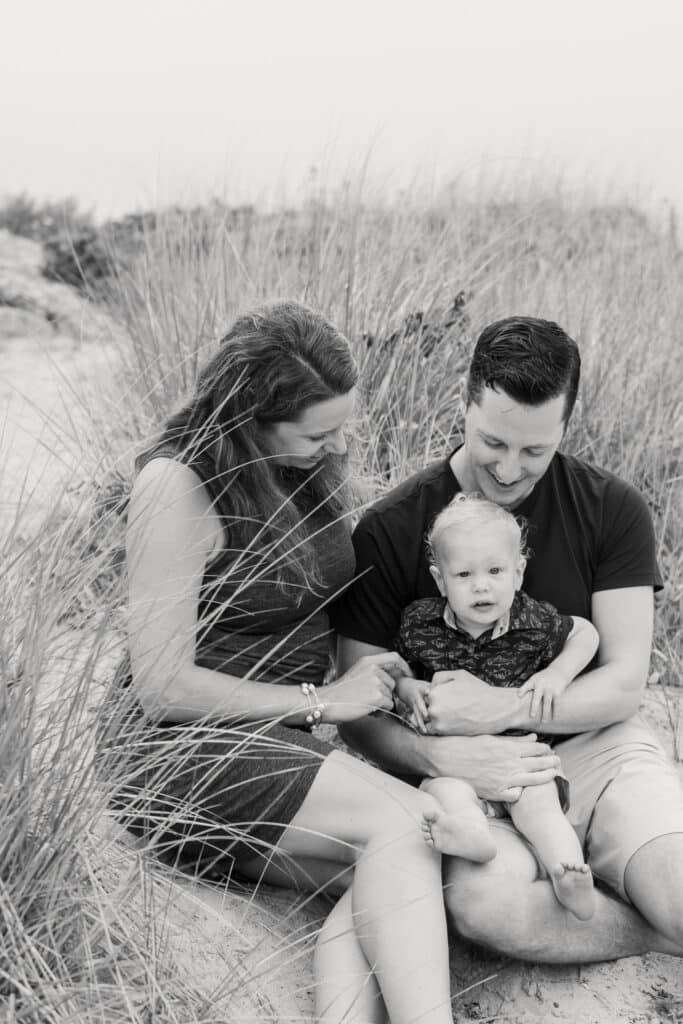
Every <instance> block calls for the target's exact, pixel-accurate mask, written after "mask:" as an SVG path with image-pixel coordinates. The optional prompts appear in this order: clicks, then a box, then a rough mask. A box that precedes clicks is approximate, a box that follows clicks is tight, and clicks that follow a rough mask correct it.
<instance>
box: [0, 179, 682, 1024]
mask: <svg viewBox="0 0 683 1024" xmlns="http://www.w3.org/2000/svg"><path fill="white" fill-rule="evenodd" d="M218 212H220V211H218ZM680 279H681V253H680V251H679V249H678V247H677V244H676V240H675V238H673V237H672V236H671V235H670V234H667V233H662V232H661V231H657V230H655V228H653V227H652V226H651V225H650V224H649V223H648V222H647V220H646V218H645V217H643V216H642V215H641V214H639V213H638V212H637V211H635V210H633V209H631V208H629V207H625V206H615V207H610V206H609V205H605V204H604V203H600V202H597V201H596V202H592V203H591V202H590V201H588V200H586V199H581V200H577V199H570V198H568V197H564V196H563V195H562V194H561V193H556V194H553V195H552V196H547V197H540V198H538V199H536V200H534V201H531V200H529V199H524V200H520V201H518V202H513V201H506V202H505V203H501V202H496V200H495V197H492V198H490V199H488V200H487V199H484V198H482V199H480V200H479V201H478V202H476V203H475V202H471V201H465V200H464V199H460V198H459V197H458V196H457V195H456V194H454V193H449V194H448V195H447V196H443V197H440V198H439V197H437V198H435V199H434V200H433V201H432V202H431V203H429V204H427V203H424V202H421V203H419V204H418V203H416V204H414V205H413V204H411V202H410V200H409V199H406V201H405V202H403V203H402V204H401V205H400V206H399V205H396V206H393V207H383V206H382V205H380V204H376V203H375V204H372V205H365V204H364V203H363V202H362V197H361V196H360V195H357V194H356V195H354V194H353V191H352V190H351V191H348V190H347V191H346V192H345V193H344V195H342V196H337V197H335V196H332V197H327V198H325V197H318V198H317V199H316V200H315V201H311V202H310V203H309V204H308V205H307V206H306V208H305V209H303V210H301V211H297V212H286V211H285V212H280V213H275V214H270V215H258V214H253V215H250V216H247V217H245V218H243V219H242V220H241V221H240V222H238V223H235V222H234V221H228V220H227V219H224V218H223V219H222V218H221V216H219V215H218V213H217V211H216V210H214V211H213V213H212V214H211V213H209V212H207V215H206V216H205V217H201V218H198V217H197V216H196V213H195V214H194V215H193V216H191V217H190V216H187V217H184V216H183V215H182V214H179V213H177V212H176V213H173V214H169V215H168V216H167V217H161V218H159V220H158V222H157V224H156V228H155V230H154V231H151V230H150V231H149V232H148V233H147V234H146V235H145V237H144V246H143V250H142V252H141V254H140V255H139V257H138V259H137V261H136V262H135V264H134V265H130V264H129V263H120V264H119V265H118V267H117V274H116V277H115V279H114V280H113V281H112V287H111V297H110V308H111V310H112V311H113V313H114V315H115V316H116V318H117V319H118V320H119V321H120V322H121V323H122V324H123V325H124V326H125V328H126V330H127V334H128V339H129V340H127V341H122V340H121V338H120V336H119V337H118V338H117V342H116V344H117V345H118V346H119V355H120V358H119V360H118V364H117V365H118V370H117V376H116V379H115V380H114V381H113V382H112V381H110V382H108V383H109V387H108V389H107V391H106V392H105V391H102V392H101V393H100V392H98V393H97V394H89V395H85V396H83V398H82V401H83V405H84V409H86V410H87V415H88V424H89V428H88V431H87V445H84V443H83V442H84V437H83V434H82V432H81V427H79V432H78V434H76V435H75V436H74V437H73V438H71V439H70V443H71V447H72V450H73V453H74V466H77V467H78V474H77V477H76V479H72V480H71V481H70V487H69V489H65V490H64V492H63V493H61V494H58V495H55V500H54V504H53V508H52V510H51V512H50V515H49V516H48V517H47V518H46V520H45V521H44V522H43V523H41V524H40V527H39V529H37V530H35V529H34V528H31V529H30V530H29V528H28V526H26V527H25V528H24V525H25V524H24V523H23V520H22V510H21V508H20V509H19V510H18V512H17V516H16V519H15V522H14V525H13V527H12V529H11V530H10V531H9V533H8V536H7V537H6V538H5V540H4V543H3V548H2V551H1V554H0V557H1V559H2V562H1V568H0V578H1V579H2V586H1V587H0V604H1V607H0V621H2V622H3V624H5V628H4V629H3V631H2V634H1V636H0V675H1V679H0V699H1V700H2V712H3V713H2V717H1V718H0V759H1V760H2V767H3V772H2V785H1V786H0V808H1V810H2V817H3V825H4V827H3V830H2V835H1V836H0V1006H1V1007H2V1008H3V1009H2V1012H4V1014H5V1016H4V1019H6V1020H8V1021H31V1022H33V1021H36V1022H41V1024H42V1022H52V1021H55V1022H57V1021H73V1022H80V1021H84V1022H85V1021H88V1022H90V1021H102V1022H104V1021H106V1022H108V1024H109V1022H115V1021H119V1020H120V1021H136V1022H137V1021H140V1022H151V1021H155V1022H160V1024H164V1022H169V1024H170V1022H175V1021H183V1022H191V1021H202V1022H205V1024H208V1022H209V1021H211V1020H218V1019H220V1020H225V1019H235V1020H237V1019H238V1016H234V1017H230V1016H226V1014H228V1013H229V1011H228V1009H227V1007H228V1005H229V1003H230V1000H229V998H228V997H229V996H230V995H231V994H234V991H235V984H236V983H235V981H234V979H235V978H237V979H238V980H239V979H241V980H243V967H241V966H240V963H241V961H239V958H238V957H235V958H234V959H233V960H232V961H230V960H229V958H228V962H227V963H226V965H225V969H226V972H227V973H226V978H227V979H229V978H230V977H231V972H233V973H232V977H233V981H230V980H226V981H225V982H223V980H222V979H219V978H217V979H216V983H215V984H216V988H215V992H214V995H213V997H211V996H209V995H207V992H206V990H203V991H199V990H195V989H194V988H193V986H192V985H190V984H188V982H187V979H185V978H183V977H182V976H180V975H179V974H178V972H177V971H176V970H175V969H174V965H173V961H172V957H170V955H169V952H168V944H167V943H166V941H165V938H164V935H165V928H166V927H167V923H166V922H167V920H168V912H169V911H170V909H171V908H170V907H169V906H168V904H167V903H166V902H165V901H167V900H168V899H169V897H168V890H167V889H163V886H162V887H161V888H160V887H159V886H160V884H161V882H160V878H155V876H154V871H153V870H152V868H151V867H150V862H149V861H148V859H147V858H146V857H145V855H144V850H143V851H141V850H140V849H139V848H138V847H135V846H130V845H126V843H125V842H122V840H121V837H120V835H119V834H118V833H117V831H116V829H113V830H112V829H111V828H110V826H109V824H108V821H109V819H108V818H107V814H106V806H107V800H108V796H109V791H110V785H111V786H115V785H120V784H121V782H122V779H121V778H118V779H117V778H109V779H106V780H105V781H103V780H102V778H101V777H100V780H99V782H98V781H97V780H96V778H95V773H94V768H93V744H94V730H95V728H96V725H97V719H98V707H100V705H101V697H102V693H103V690H104V685H105V683H106V682H107V681H108V680H110V679H111V676H112V673H113V668H114V666H115V664H116V663H117V661H118V659H119V657H120V654H121V650H122V632H123V631H122V625H123V618H122V599H123V586H122V573H121V551H122V539H123V529H124V515H125V497H126V494H127V491H128V489H129V487H130V483H131V480H132V474H133V456H134V453H135V451H136V449H137V448H138V447H139V446H140V443H141V441H142V440H143V439H144V438H145V437H147V436H149V434H150V433H152V432H153V431H154V430H155V429H156V428H158V427H159V426H160V424H161V423H162V422H163V420H164V419H165V417H166V416H167V415H168V413H169V411H170V410H172V409H174V408H175V407H176V406H177V404H178V403H179V402H180V400H181V399H182V397H183V396H184V395H185V394H186V393H187V392H188V390H189V388H190V386H191V383H192V380H193V379H194V376H195V373H196V370H197V366H198V365H199V364H200V362H201V361H202V359H203V358H204V357H205V356H206V354H207V353H209V352H210V351H211V350H212V348H213V346H214V345H215V344H216V341H217V339H218V338H219V337H220V335H221V333H222V332H223V331H224V330H225V327H226V325H227V324H228V323H229V322H230V320H231V318H232V316H233V315H234V313H235V312H236V311H237V310H238V309H241V308H244V307H248V306H250V305H253V304H254V303H256V302H260V301H262V300H265V299H270V298H275V297H284V296H287V297H292V298H297V299H300V300H303V301H306V302H308V303H309V304H311V305H313V306H316V307H318V308H320V309H322V310H323V311H324V312H325V313H326V314H328V315H329V316H330V317H331V319H333V320H334V321H335V322H337V323H338V324H339V325H340V326H341V327H342V328H343V329H344V330H345V332H346V333H347V335H348V337H349V338H350V339H351V341H352V343H353V345H354V348H355V351H356V355H357V357H358V360H359V362H360V365H361V374H362V389H361V394H360V398H359V402H358V408H357V410H356V415H355V418H354V421H353V423H352V424H351V427H350V436H351V440H352V449H353V458H354V461H355V464H356V466H357V467H358V469H359V471H360V472H362V474H363V477H364V479H365V481H366V483H367V490H368V493H369V494H370V495H376V494H379V493H381V492H382V491H383V490H384V489H386V488H388V487H389V486H391V485H393V484H394V483H395V482H397V481H398V480H400V479H403V478H404V477H405V476H407V475H408V474H409V473H410V472H412V471H413V470H415V469H417V468H419V467H421V466H422V465H424V464H425V462H426V461H428V460H429V459H431V458H433V457H437V456H439V455H442V454H444V452H446V451H447V450H448V448H449V446H451V445H453V444H454V443H455V442H456V441H457V440H458V437H459V424H460V404H459V400H460V394H461V387H462V383H463V375H464V372H465V369H466V365H467V354H468V351H469V348H470V346H471V342H472V340H473V338H474V337H475V336H476V334H477V333H478V331H479V329H480V328H481V327H482V326H483V325H484V324H485V323H487V322H489V321H491V320H493V319H496V318H498V317H501V316H507V315H510V314H512V313H525V314H530V315H537V316H543V317H548V318H551V319H555V320H557V321H558V322H559V323H560V324H562V325H563V326H564V327H565V328H566V329H567V330H568V331H569V332H570V333H571V334H573V335H574V336H575V337H576V338H577V340H579V342H580V344H581V348H582V354H583V360H584V371H583V386H582V393H581V405H580V407H579V408H578V409H577V411H576V413H575V415H574V418H573V420H572V422H571V425H570V429H569V431H568V435H567V438H566V441H565V449H566V450H568V451H571V452H575V453H577V454H580V455H581V456H583V457H585V458H587V459H589V460H591V461H594V462H595V463H597V464H600V465H603V466H605V467H607V468H609V469H611V470H613V471H614V472H616V473H618V474H620V475H621V476H623V477H624V478H626V479H628V480H630V481H632V482H633V483H635V484H636V485H637V486H638V487H639V488H640V489H641V490H642V491H643V493H644V494H645V496H646V498H647V501H648V503H649V505H650V508H651V511H652V515H653V519H654V522H655V529H656V535H657V543H658V554H659V558H660V562H661V566H662V570H663V572H664V574H665V579H666V583H665V587H664V590H663V592H662V594H661V595H660V596H659V598H658V601H657V621H656V634H655V643H654V650H653V656H652V673H653V675H652V679H653V681H654V680H657V681H658V685H659V687H660V688H661V694H662V699H663V700H664V701H665V703H666V707H667V709H668V710H669V715H670V721H671V727H672V731H673V733H674V740H675V742H676V741H677V740H678V739H679V737H678V727H679V723H678V718H677V714H678V712H677V707H678V700H677V698H678V692H677V688H678V687H679V684H680V680H681V678H682V675H681V669H682V668H683V651H682V640H681V636H682V631H681V613H682V610H683V521H682V519H681V516H680V509H681V497H682V495H683V457H682V453H681V438H682V437H683V405H682V404H681V399H680V393H681V383H682V382H683V372H682V363H683V347H682V346H681V345H680V324H681V322H683V292H682V290H681V288H680ZM676 749H678V747H676ZM120 770H121V771H125V769H124V768H122V769H120ZM123 781H124V782H125V780H123ZM160 877H161V878H162V876H160ZM164 893H165V895H164ZM305 939H306V942H308V943H309V945H310V935H306V936H305ZM303 948H304V949H305V950H307V949H308V948H309V946H306V945H305V944H304V946H303ZM291 950H292V952H291V956H292V957H295V956H300V955H301V951H300V950H301V944H300V941H299V939H297V936H296V935H294V937H293V938H292V939H291ZM259 970H260V971H262V972H263V973H264V975H265V979H266V982H267V978H268V966H267V964H266V965H265V966H262V967H261V968H259ZM240 971H242V973H240ZM240 983H241V981H240ZM235 1012H236V1011H235ZM269 1013H270V1011H269V1010H268V1009H267V1007H264V1006H263V1005H262V1006H261V1019H266V1018H267V1017H268V1015H269Z"/></svg>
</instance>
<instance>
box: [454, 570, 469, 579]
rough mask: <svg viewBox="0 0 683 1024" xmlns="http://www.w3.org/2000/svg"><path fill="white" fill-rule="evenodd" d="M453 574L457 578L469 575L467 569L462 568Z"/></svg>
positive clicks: (464, 577) (465, 577)
mask: <svg viewBox="0 0 683 1024" xmlns="http://www.w3.org/2000/svg"><path fill="white" fill-rule="evenodd" d="M455 575H456V576H457V577H458V579H460V580H465V579H467V577H468V576H469V572H468V571H467V569H462V570H461V571H460V572H456V574H455Z"/></svg>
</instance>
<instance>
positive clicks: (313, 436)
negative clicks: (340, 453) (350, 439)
mask: <svg viewBox="0 0 683 1024" xmlns="http://www.w3.org/2000/svg"><path fill="white" fill-rule="evenodd" d="M326 437H327V434H309V435H308V440H309V441H316V442H317V441H324V440H325V438H326Z"/></svg>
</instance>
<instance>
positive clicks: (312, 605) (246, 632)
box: [99, 449, 355, 877]
mask: <svg viewBox="0 0 683 1024" xmlns="http://www.w3.org/2000/svg"><path fill="white" fill-rule="evenodd" d="M175 455H176V453H175V452H174V451H173V450H166V449H163V450H157V451H156V452H153V453H152V455H151V456H150V457H149V458H155V457H159V456H164V457H174V456H175ZM147 461H149V459H148V460H147ZM192 469H193V470H194V471H195V472H196V473H197V474H198V476H200V478H201V479H202V482H203V483H204V486H205V487H206V489H207V491H208V492H209V494H210V496H211V498H212V500H213V503H214V508H215V509H216V510H217V511H218V513H219V515H220V516H221V519H222V521H223V524H224V528H225V530H226V534H227V536H228V537H229V536H230V528H229V521H230V516H229V510H227V509H226V508H225V502H224V501H223V500H222V497H221V496H220V495H219V494H217V492H216V488H215V486H214V484H213V482H212V478H211V475H210V469H209V467H206V466H203V465H202V464H201V463H193V464H192ZM305 480H306V473H305V472H303V471H300V470H282V483H283V485H284V486H285V487H286V488H287V489H288V491H289V493H290V494H292V499H291V500H293V501H294V502H295V504H296V507H297V510H298V511H299V513H300V515H301V518H302V520H303V521H304V522H305V524H306V526H307V527H308V533H309V536H310V538H311V543H312V544H313V547H314V550H315V553H316V559H317V566H318V573H319V577H320V580H321V582H320V583H319V584H314V585H313V586H312V587H311V588H310V589H308V590H303V591H302V589H301V588H294V587H287V588H286V590H285V591H284V592H283V590H282V589H279V588H277V587H276V586H275V584H274V583H273V582H272V581H271V580H270V579H269V576H271V575H272V573H269V571H268V561H266V560H264V559H262V558H260V557H259V555H258V552H255V553H254V554H253V555H251V556H250V557H248V558H246V557H244V555H243V553H242V552H239V551H235V550H230V545H229V544H228V546H227V548H226V549H224V550H223V551H222V552H221V553H220V554H219V555H218V557H217V558H216V559H215V560H214V561H213V562H212V563H210V564H209V566H208V567H207V570H206V572H205V575H204V580H203V584H202V587H201V592H200V601H199V626H198V632H197V643H196V656H195V662H196V664H197V665H200V666H202V667H205V668H210V669H213V670H215V671H217V672H224V673H228V674H230V675H234V676H238V677H245V676H248V678H249V679H251V680H254V681H263V682H268V683H281V684H283V685H290V686H291V685H295V686H298V684H300V683H302V682H312V683H315V684H316V685H322V684H323V682H324V680H325V676H326V674H327V671H328V669H329V666H330V639H331V633H330V626H329V619H328V615H327V610H326V606H327V604H329V603H330V602H331V600H333V599H334V598H335V596H336V595H337V594H339V592H340V591H341V590H342V589H343V588H344V586H345V585H346V584H347V583H348V582H349V581H350V579H351V577H352V575H353V570H354V564H355V563H354V556H353V548H352V544H351V538H350V530H349V527H348V525H347V523H344V522H339V521H338V520H337V519H336V517H335V516H334V515H333V514H332V512H331V511H330V510H327V509H325V508H323V509H314V508H311V497H310V494H309V493H308V492H307V489H306V486H305ZM295 492H296V493H295ZM269 561H270V563H271V564H272V558H271V559H270V560H269ZM129 684H130V675H129V671H128V666H127V662H126V664H124V665H123V666H122V667H121V669H120V670H119V673H118V674H117V680H115V684H114V687H113V693H112V699H111V701H110V707H111V715H110V716H109V717H108V720H107V724H106V726H105V728H104V730H103V734H102V736H101V739H100V757H99V760H100V770H101V771H102V770H103V771H104V772H106V773H107V774H108V775H110V776H111V775H114V776H115V777H116V779H117V782H116V784H115V786H114V790H115V793H114V796H113V798H112V803H113V804H114V806H115V808H116V810H117V815H118V817H119V818H120V820H121V821H122V822H123V824H125V825H126V827H127V828H129V829H130V830H131V831H133V832H134V833H136V834H137V835H140V836H144V837H145V838H146V839H147V840H149V841H151V842H152V844H153V847H154V850H155V853H156V854H157V855H158V856H160V857H162V859H164V860H166V861H169V862H172V863H174V864H175V865H177V866H180V867H182V868H184V869H185V870H190V871H192V873H194V874H196V875H198V876H207V875H209V876H210V875H221V876H229V875H231V874H232V875H233V876H235V877H238V876H239V868H240V864H243V863H245V862H246V861H253V860H254V859H255V858H256V859H259V858H261V859H262V860H263V861H264V862H265V860H267V859H268V858H270V857H271V856H272V851H273V847H274V846H275V845H276V844H277V842H278V840H279V839H280V837H281V835H282V833H283V831H284V829H285V827H286V826H287V825H288V824H289V822H290V821H291V820H292V818H293V817H294V815H295V814H296V813H297V811H298V810H299V808H300V806H301V804H302V803H303V800H304V798H305V796H306V794H307V793H308V791H309V789H310V787H311V785H312V784H313V781H314V779H315V777H316V775H317V773H318V771H319V769H320V766H321V765H322V763H323V761H324V759H325V757H326V756H327V755H328V754H329V753H330V751H331V750H332V749H333V748H332V747H331V746H330V744H329V743H326V742H324V741H323V740H321V739H319V738H318V737H317V736H315V735H313V734H311V733H309V732H307V731H306V730H303V729H298V728H293V727H288V726H285V725H281V724H279V723H277V722H272V721H268V720H264V721H262V722H256V723H255V722H245V721H244V720H239V719H238V718H234V717H233V718H231V719H230V720H227V719H226V720H222V721H220V722H216V721H214V722H211V723H210V724H206V723H202V724H200V725H197V724H195V723H175V724H174V723H170V722H168V721H167V720H165V721H164V722H163V723H158V724H153V723H152V722H150V721H149V720H148V719H146V718H145V716H144V715H143V713H142V710H141V708H140V706H139V704H138V703H137V701H136V700H135V698H134V695H133V693H132V690H130V689H128V686H129ZM322 699H323V701H324V694H323V696H322ZM302 701H303V697H302ZM110 759H111V760H110ZM107 765H111V768H108V767H107ZM281 866H282V865H281Z"/></svg>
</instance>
